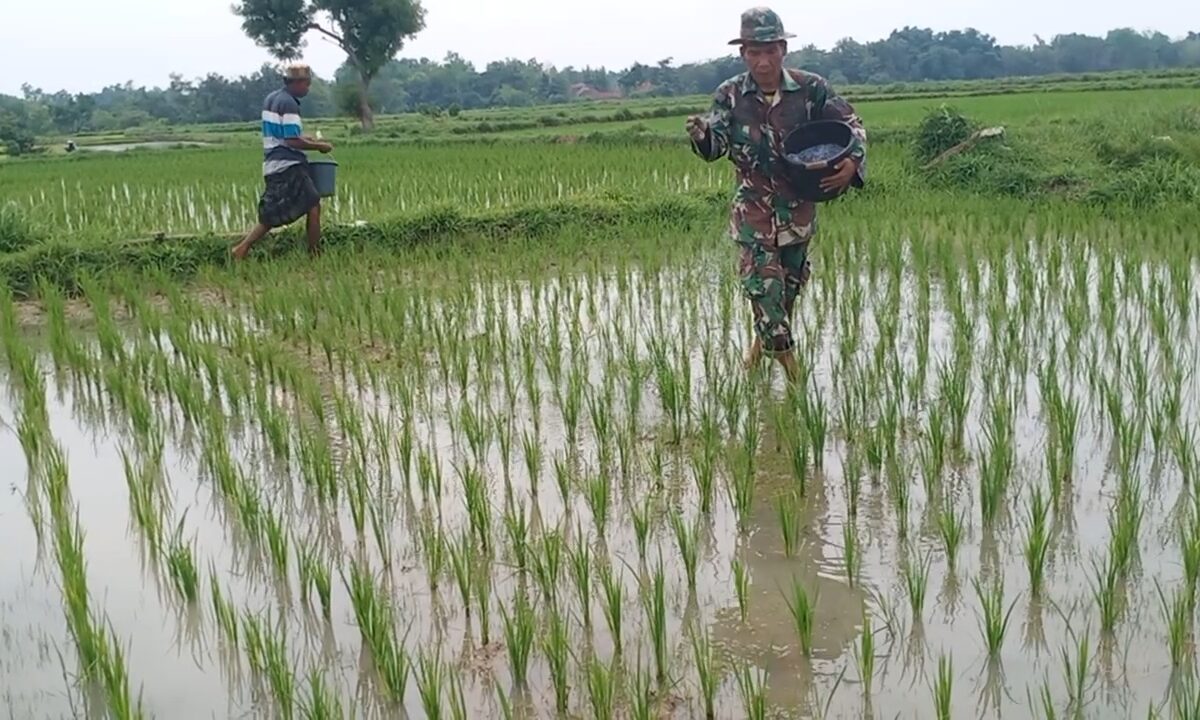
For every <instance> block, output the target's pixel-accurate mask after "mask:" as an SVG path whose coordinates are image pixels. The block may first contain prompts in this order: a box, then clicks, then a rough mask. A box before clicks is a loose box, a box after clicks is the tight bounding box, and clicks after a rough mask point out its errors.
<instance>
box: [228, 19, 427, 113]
mask: <svg viewBox="0 0 1200 720" xmlns="http://www.w3.org/2000/svg"><path fill="white" fill-rule="evenodd" d="M234 12H236V13H237V14H238V15H240V16H241V18H242V30H243V31H244V32H245V33H246V35H248V36H249V37H251V38H252V39H253V40H254V41H255V42H256V43H258V44H259V45H261V46H262V47H265V48H267V49H268V50H269V51H270V52H271V54H273V55H274V56H275V57H277V58H279V59H281V60H290V59H293V58H295V57H298V56H299V54H300V50H301V48H303V47H304V36H305V35H306V34H308V32H309V31H315V32H317V33H320V34H321V35H324V36H325V37H327V38H329V39H330V40H332V41H333V42H334V43H336V44H337V46H338V47H340V48H341V49H342V50H343V51H344V52H345V53H346V58H347V61H348V63H349V64H350V65H351V66H352V67H353V68H354V70H355V72H356V74H357V75H358V84H359V88H358V90H359V92H358V100H359V107H358V117H359V120H360V121H361V122H362V126H363V129H365V130H370V129H371V128H373V127H374V126H375V114H374V112H373V111H372V110H371V103H370V90H371V81H372V80H374V79H375V76H376V75H377V74H378V73H379V71H380V70H381V69H382V68H383V66H384V65H386V64H387V63H388V61H390V60H391V59H392V58H394V57H395V56H396V53H398V52H400V49H401V48H402V47H404V41H405V40H406V39H408V38H410V37H412V36H414V35H416V34H417V33H419V32H420V31H421V30H423V29H425V9H424V8H423V7H422V6H421V3H420V0H241V2H240V3H239V4H237V5H235V6H234Z"/></svg>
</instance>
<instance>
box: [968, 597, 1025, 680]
mask: <svg viewBox="0 0 1200 720" xmlns="http://www.w3.org/2000/svg"><path fill="white" fill-rule="evenodd" d="M971 586H972V587H973V588H974V589H975V597H976V599H978V600H979V612H980V617H979V630H980V633H981V634H982V635H983V642H984V646H985V647H986V648H987V651H988V657H989V658H990V659H992V660H996V659H997V658H998V657H999V656H1000V650H1001V649H1002V648H1003V647H1004V636H1005V635H1006V634H1007V632H1008V623H1009V620H1011V619H1012V612H1013V610H1014V609H1015V608H1016V606H1017V601H1016V600H1013V602H1012V604H1010V605H1009V606H1008V609H1007V610H1005V609H1004V581H1003V580H1002V579H1000V578H996V579H995V580H994V581H993V582H992V583H991V584H990V585H989V586H988V587H986V588H985V587H984V586H983V584H982V583H980V582H979V579H978V578H972V579H971Z"/></svg>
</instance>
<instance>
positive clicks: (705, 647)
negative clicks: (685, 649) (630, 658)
mask: <svg viewBox="0 0 1200 720" xmlns="http://www.w3.org/2000/svg"><path fill="white" fill-rule="evenodd" d="M689 637H690V638H691V641H692V643H691V644H692V659H693V661H694V662H695V664H696V677H697V680H698V683H699V686H700V701H701V703H702V707H703V708H704V710H703V714H704V718H705V720H714V718H716V716H717V714H716V702H717V688H718V684H719V680H720V678H719V677H718V675H717V671H716V656H715V654H714V652H713V646H712V639H711V638H710V637H709V634H708V630H707V629H705V628H703V627H699V626H693V627H692V629H691V632H690V633H689ZM639 675H640V667H639Z"/></svg>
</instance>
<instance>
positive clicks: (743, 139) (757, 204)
mask: <svg viewBox="0 0 1200 720" xmlns="http://www.w3.org/2000/svg"><path fill="white" fill-rule="evenodd" d="M705 119H706V120H707V122H708V136H707V137H706V138H705V139H704V141H702V142H699V143H696V142H693V143H692V149H693V150H694V151H695V152H696V154H698V155H699V156H700V157H702V158H704V159H705V160H708V161H710V162H711V161H714V160H717V159H719V158H721V157H723V156H726V155H727V156H729V159H730V160H731V161H732V162H733V164H734V166H735V167H736V169H737V182H738V187H737V193H736V195H735V196H734V201H733V210H732V213H731V215H732V217H731V218H730V234H731V235H732V236H733V238H734V239H735V240H737V241H739V242H745V243H762V244H765V245H767V246H770V247H776V246H783V245H790V244H793V243H798V242H804V241H806V240H808V239H809V238H811V237H812V235H813V233H814V232H815V230H816V206H815V205H814V204H813V203H811V202H808V201H805V200H800V199H798V198H797V197H796V196H795V193H794V192H793V191H792V189H791V187H790V186H789V185H788V183H787V181H786V179H784V177H783V169H782V168H783V163H784V162H785V161H784V159H783V140H784V138H785V137H787V134H788V133H789V132H790V131H791V130H793V129H794V128H795V127H796V126H797V125H799V124H801V123H804V122H808V121H809V120H821V119H828V120H843V121H845V122H847V123H848V124H849V125H850V127H852V128H853V129H854V135H855V140H856V142H855V147H854V149H853V151H852V154H851V157H852V158H854V159H855V160H856V161H857V162H858V177H857V178H856V179H855V184H856V185H861V182H862V180H863V179H865V177H866V141H867V133H866V130H865V128H863V125H862V121H861V120H860V119H859V117H858V115H857V114H856V113H855V112H854V108H853V107H851V105H850V103H848V102H846V101H845V100H844V99H842V98H841V97H839V96H838V95H837V94H836V93H834V91H833V90H832V89H831V88H830V87H829V85H828V83H826V81H825V79H824V78H822V77H820V76H819V75H814V74H813V73H808V72H804V71H802V70H791V69H786V70H784V73H783V82H782V83H781V85H780V87H779V90H778V91H777V92H776V94H775V101H774V103H773V104H768V101H767V99H766V97H765V96H764V95H763V92H762V90H761V89H760V88H759V87H758V83H757V82H755V81H754V78H753V77H752V76H751V75H750V74H749V73H742V74H741V75H738V76H736V77H734V78H732V79H730V80H727V81H726V82H724V83H723V84H722V85H721V86H720V87H719V88H717V91H716V93H715V95H714V97H713V104H712V107H711V109H710V110H709V113H708V115H707V116H705Z"/></svg>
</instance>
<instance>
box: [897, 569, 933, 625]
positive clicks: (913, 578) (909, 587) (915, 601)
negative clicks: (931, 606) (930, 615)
mask: <svg viewBox="0 0 1200 720" xmlns="http://www.w3.org/2000/svg"><path fill="white" fill-rule="evenodd" d="M932 565H933V558H932V557H930V556H929V555H926V556H925V558H924V559H923V560H921V561H920V562H919V563H918V562H915V561H914V559H913V558H912V557H911V556H909V557H906V558H905V561H904V563H903V564H902V565H901V568H900V569H901V572H902V573H903V575H904V589H905V592H906V593H907V595H908V604H909V607H910V608H911V609H912V617H913V623H920V622H921V621H922V618H923V617H924V615H925V593H926V591H927V590H928V589H929V569H930V567H932Z"/></svg>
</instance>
